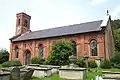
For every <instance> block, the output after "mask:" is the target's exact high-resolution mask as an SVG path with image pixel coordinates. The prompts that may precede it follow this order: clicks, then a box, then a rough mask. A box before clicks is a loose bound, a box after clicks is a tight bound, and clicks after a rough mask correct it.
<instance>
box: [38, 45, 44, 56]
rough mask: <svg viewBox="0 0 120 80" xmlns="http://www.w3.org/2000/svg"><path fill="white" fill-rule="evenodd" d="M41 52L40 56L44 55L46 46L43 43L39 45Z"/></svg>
mask: <svg viewBox="0 0 120 80" xmlns="http://www.w3.org/2000/svg"><path fill="white" fill-rule="evenodd" d="M39 54H40V57H43V56H44V47H43V44H40V46H39Z"/></svg>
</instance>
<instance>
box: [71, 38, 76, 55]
mask: <svg viewBox="0 0 120 80" xmlns="http://www.w3.org/2000/svg"><path fill="white" fill-rule="evenodd" d="M72 43H73V55H75V56H77V48H76V42H75V41H73V40H72Z"/></svg>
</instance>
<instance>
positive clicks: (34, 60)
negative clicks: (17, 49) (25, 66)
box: [31, 57, 45, 64]
mask: <svg viewBox="0 0 120 80" xmlns="http://www.w3.org/2000/svg"><path fill="white" fill-rule="evenodd" d="M31 62H32V64H44V63H45V59H44V58H42V57H33V58H32V60H31Z"/></svg>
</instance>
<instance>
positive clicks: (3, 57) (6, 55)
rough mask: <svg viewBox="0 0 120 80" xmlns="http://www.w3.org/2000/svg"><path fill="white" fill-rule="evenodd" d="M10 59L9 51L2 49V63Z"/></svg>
mask: <svg viewBox="0 0 120 80" xmlns="http://www.w3.org/2000/svg"><path fill="white" fill-rule="evenodd" d="M8 59H9V52H8V51H7V50H5V49H1V50H0V64H2V63H4V62H6V61H8Z"/></svg>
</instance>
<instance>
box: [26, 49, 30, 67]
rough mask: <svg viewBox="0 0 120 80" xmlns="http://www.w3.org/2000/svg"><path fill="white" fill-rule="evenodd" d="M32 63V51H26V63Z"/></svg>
mask: <svg viewBox="0 0 120 80" xmlns="http://www.w3.org/2000/svg"><path fill="white" fill-rule="evenodd" d="M30 63H31V54H30V51H27V52H26V60H25V64H26V65H28V64H30Z"/></svg>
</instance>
